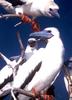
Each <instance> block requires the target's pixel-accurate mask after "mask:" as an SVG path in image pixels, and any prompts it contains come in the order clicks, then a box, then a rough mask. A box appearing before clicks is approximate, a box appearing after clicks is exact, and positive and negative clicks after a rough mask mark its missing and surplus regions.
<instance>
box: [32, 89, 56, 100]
mask: <svg viewBox="0 0 72 100" xmlns="http://www.w3.org/2000/svg"><path fill="white" fill-rule="evenodd" d="M31 91H32V93H33V95H34V97H35V98H38V100H55V98H54V97H53V95H49V94H47V93H46V92H43V93H40V92H37V91H36V89H35V88H32V90H31Z"/></svg>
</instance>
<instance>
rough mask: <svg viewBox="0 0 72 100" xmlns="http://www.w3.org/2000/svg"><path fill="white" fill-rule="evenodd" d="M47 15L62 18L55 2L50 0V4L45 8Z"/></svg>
mask: <svg viewBox="0 0 72 100" xmlns="http://www.w3.org/2000/svg"><path fill="white" fill-rule="evenodd" d="M45 9H46V10H45V15H46V16H48V17H58V18H60V15H59V13H58V11H59V6H58V5H57V4H56V3H55V2H54V0H49V2H48V3H47V5H46V8H45Z"/></svg>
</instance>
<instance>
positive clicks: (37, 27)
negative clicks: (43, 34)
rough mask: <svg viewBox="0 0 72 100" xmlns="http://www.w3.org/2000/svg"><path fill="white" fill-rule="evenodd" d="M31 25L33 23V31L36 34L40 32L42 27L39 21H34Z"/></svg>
mask: <svg viewBox="0 0 72 100" xmlns="http://www.w3.org/2000/svg"><path fill="white" fill-rule="evenodd" d="M31 23H32V29H33V31H34V32H38V31H40V26H39V24H38V23H37V21H35V20H33V19H32V22H31Z"/></svg>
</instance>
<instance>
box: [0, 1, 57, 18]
mask: <svg viewBox="0 0 72 100" xmlns="http://www.w3.org/2000/svg"><path fill="white" fill-rule="evenodd" d="M0 5H2V6H3V8H4V9H5V10H6V11H8V12H9V13H15V14H26V15H28V16H33V17H34V18H35V17H37V16H49V17H53V16H57V17H59V14H58V10H59V6H58V5H57V4H56V3H55V2H54V0H15V1H12V0H11V1H7V0H0Z"/></svg>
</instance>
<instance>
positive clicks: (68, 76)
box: [63, 57, 72, 100]
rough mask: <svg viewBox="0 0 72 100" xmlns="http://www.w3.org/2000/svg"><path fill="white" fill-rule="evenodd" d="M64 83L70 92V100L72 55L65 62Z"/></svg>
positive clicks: (70, 93) (71, 97)
mask: <svg viewBox="0 0 72 100" xmlns="http://www.w3.org/2000/svg"><path fill="white" fill-rule="evenodd" d="M63 70H64V83H65V87H66V90H67V92H68V94H69V100H71V99H72V57H70V58H69V59H68V60H67V61H65V62H64V67H63Z"/></svg>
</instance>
